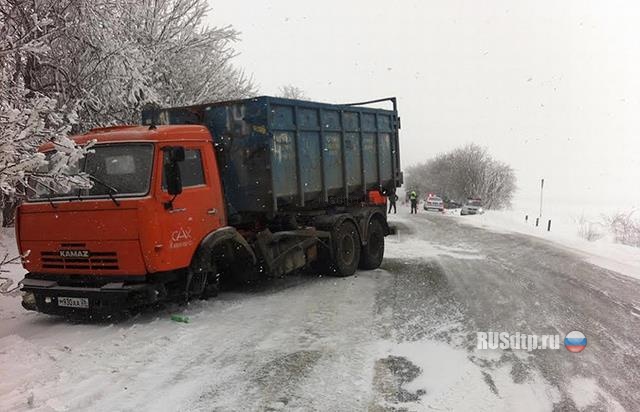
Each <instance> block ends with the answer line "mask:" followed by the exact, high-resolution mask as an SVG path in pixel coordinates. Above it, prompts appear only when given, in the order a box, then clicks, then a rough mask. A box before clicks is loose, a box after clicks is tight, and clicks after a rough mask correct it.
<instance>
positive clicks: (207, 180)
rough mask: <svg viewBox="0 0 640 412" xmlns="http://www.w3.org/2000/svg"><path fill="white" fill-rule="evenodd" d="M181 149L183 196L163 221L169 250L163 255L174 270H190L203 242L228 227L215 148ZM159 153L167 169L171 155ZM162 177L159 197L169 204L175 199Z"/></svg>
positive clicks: (194, 146) (193, 145) (195, 146)
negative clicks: (212, 233)
mask: <svg viewBox="0 0 640 412" xmlns="http://www.w3.org/2000/svg"><path fill="white" fill-rule="evenodd" d="M174 145H175V144H174ZM167 146H170V145H167ZM181 146H183V147H184V149H185V160H184V161H183V162H180V164H179V165H180V175H181V177H182V193H181V194H179V195H178V196H176V198H175V199H173V201H172V203H173V207H172V208H165V210H164V217H163V219H162V221H163V223H162V226H163V231H162V233H163V236H164V239H163V242H162V243H163V246H164V248H165V250H166V252H165V253H164V254H163V255H164V256H165V258H166V259H168V260H170V262H167V261H165V262H166V264H168V265H169V266H170V267H172V268H173V269H178V268H182V267H187V266H188V265H189V264H190V263H191V258H192V257H193V254H194V252H195V250H196V248H197V247H198V245H199V244H200V241H201V240H202V238H203V237H204V236H205V235H207V234H208V233H210V232H212V231H213V230H215V229H217V228H219V227H221V226H223V225H224V224H225V218H224V204H223V199H222V190H221V186H220V180H219V177H218V173H217V170H218V169H217V166H216V163H215V156H214V154H213V148H212V147H211V145H210V144H207V143H204V142H203V143H188V144H181ZM159 152H160V154H159V156H160V158H161V161H162V164H163V166H164V163H165V162H168V155H167V154H166V153H165V152H164V151H162V150H160V151H159ZM161 170H164V167H163V168H162V169H161ZM162 174H163V176H162V179H160V180H161V188H160V196H161V200H162V202H163V203H167V202H169V201H171V199H172V196H169V194H168V193H167V187H166V183H165V178H164V173H163V172H162Z"/></svg>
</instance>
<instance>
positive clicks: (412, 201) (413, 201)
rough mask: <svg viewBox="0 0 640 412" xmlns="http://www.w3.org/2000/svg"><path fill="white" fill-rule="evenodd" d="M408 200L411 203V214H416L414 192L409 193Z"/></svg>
mask: <svg viewBox="0 0 640 412" xmlns="http://www.w3.org/2000/svg"><path fill="white" fill-rule="evenodd" d="M409 200H410V201H411V213H415V214H418V195H417V194H416V192H415V191H412V192H411V194H410V195H409Z"/></svg>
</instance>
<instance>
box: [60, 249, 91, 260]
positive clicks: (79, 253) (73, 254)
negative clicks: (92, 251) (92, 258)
mask: <svg viewBox="0 0 640 412" xmlns="http://www.w3.org/2000/svg"><path fill="white" fill-rule="evenodd" d="M59 253H60V256H61V257H63V258H82V259H89V251H88V250H61V251H60V252H59Z"/></svg>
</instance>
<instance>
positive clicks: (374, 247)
mask: <svg viewBox="0 0 640 412" xmlns="http://www.w3.org/2000/svg"><path fill="white" fill-rule="evenodd" d="M383 257H384V228H383V227H382V223H380V221H379V220H378V219H373V220H371V221H370V222H369V231H368V234H367V244H366V245H364V246H362V253H361V254H360V267H361V268H362V269H365V270H372V269H376V268H378V267H380V264H382V258H383Z"/></svg>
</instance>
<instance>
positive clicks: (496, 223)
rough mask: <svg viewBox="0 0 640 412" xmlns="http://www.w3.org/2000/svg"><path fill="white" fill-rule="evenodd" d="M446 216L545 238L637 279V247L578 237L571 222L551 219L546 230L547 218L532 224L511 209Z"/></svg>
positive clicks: (639, 265) (639, 267) (639, 271)
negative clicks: (548, 228)
mask: <svg viewBox="0 0 640 412" xmlns="http://www.w3.org/2000/svg"><path fill="white" fill-rule="evenodd" d="M447 215H448V216H451V217H452V218H455V219H456V221H458V222H460V223H462V224H466V225H473V226H477V227H481V228H484V229H487V230H491V231H494V232H501V231H503V232H504V231H506V232H515V233H522V234H526V235H530V236H535V237H538V238H541V239H546V240H549V241H551V242H554V243H556V244H559V245H561V246H564V247H566V248H569V249H571V250H573V251H574V252H577V253H579V254H580V255H582V256H583V257H584V258H585V259H586V260H587V261H588V262H589V263H591V264H594V265H596V266H600V267H602V268H604V269H608V270H611V271H614V272H618V273H620V274H623V275H626V276H629V277H632V278H635V279H640V249H638V248H635V247H631V246H626V245H622V244H617V243H613V242H612V241H611V240H610V239H608V238H603V239H600V240H597V241H593V242H589V241H586V240H584V239H581V238H580V237H578V234H577V231H578V228H577V226H576V225H575V224H573V222H568V221H566V220H565V221H560V222H557V221H552V226H551V231H547V227H546V225H547V221H546V220H544V219H543V220H542V221H541V222H540V224H539V226H538V227H535V217H533V218H532V217H531V216H530V217H529V220H528V222H525V219H524V216H523V215H521V214H518V213H515V212H513V211H496V210H489V211H486V212H485V213H484V214H482V215H475V216H460V215H459V213H455V211H451V212H449V213H447Z"/></svg>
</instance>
